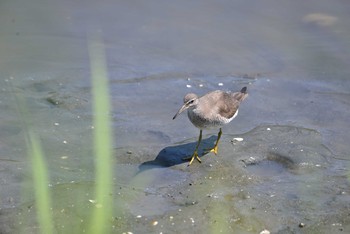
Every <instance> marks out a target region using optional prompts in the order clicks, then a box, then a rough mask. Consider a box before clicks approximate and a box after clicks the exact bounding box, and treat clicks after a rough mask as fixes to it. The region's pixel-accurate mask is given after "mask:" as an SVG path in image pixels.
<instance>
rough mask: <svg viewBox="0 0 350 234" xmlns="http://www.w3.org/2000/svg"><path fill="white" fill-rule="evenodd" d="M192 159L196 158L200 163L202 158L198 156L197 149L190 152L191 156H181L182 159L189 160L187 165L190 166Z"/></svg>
mask: <svg viewBox="0 0 350 234" xmlns="http://www.w3.org/2000/svg"><path fill="white" fill-rule="evenodd" d="M194 159H197V161H198V162H200V163H201V162H202V160H201V159H200V158H199V156H198V153H197V151H194V153H193V154H192V156H191V157H186V158H182V160H184V161H188V160H190V162H189V163H188V166H190V165H191V164H192V162H193V160H194Z"/></svg>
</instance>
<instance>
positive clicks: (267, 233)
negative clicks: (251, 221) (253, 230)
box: [260, 229, 270, 234]
mask: <svg viewBox="0 0 350 234" xmlns="http://www.w3.org/2000/svg"><path fill="white" fill-rule="evenodd" d="M260 234H270V231H269V230H266V229H265V230H262V231H261V232H260Z"/></svg>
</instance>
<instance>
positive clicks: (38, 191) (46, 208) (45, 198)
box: [27, 130, 53, 234]
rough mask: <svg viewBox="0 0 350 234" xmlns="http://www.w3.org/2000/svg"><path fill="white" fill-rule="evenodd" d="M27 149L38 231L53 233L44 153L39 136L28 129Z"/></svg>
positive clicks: (45, 233) (46, 233)
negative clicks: (30, 164) (30, 166)
mask: <svg viewBox="0 0 350 234" xmlns="http://www.w3.org/2000/svg"><path fill="white" fill-rule="evenodd" d="M28 138H29V139H28V140H27V144H28V149H29V154H30V157H31V160H32V173H33V185H34V188H35V204H36V207H37V218H38V222H39V225H40V231H41V233H43V234H50V233H53V222H52V212H51V207H52V206H51V195H50V192H49V187H48V184H49V180H48V178H49V175H48V171H47V167H46V163H45V159H44V158H45V157H44V153H43V150H42V147H41V143H40V140H39V138H38V137H37V136H36V135H35V134H34V133H33V132H31V131H30V130H29V133H28Z"/></svg>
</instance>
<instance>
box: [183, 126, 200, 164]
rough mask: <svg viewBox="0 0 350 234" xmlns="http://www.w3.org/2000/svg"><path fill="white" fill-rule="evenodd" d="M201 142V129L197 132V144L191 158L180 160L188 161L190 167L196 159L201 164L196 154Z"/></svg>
mask: <svg viewBox="0 0 350 234" xmlns="http://www.w3.org/2000/svg"><path fill="white" fill-rule="evenodd" d="M201 141H202V129H201V130H200V132H199V138H198V143H197V146H196V149H195V150H194V152H193V154H192V156H191V157H189V158H183V159H182V160H190V162H189V163H188V166H190V165H191V164H192V162H193V160H194V159H197V161H198V162H202V161H201V159H200V158H199V156H198V152H197V151H198V147H199V145H200V143H201Z"/></svg>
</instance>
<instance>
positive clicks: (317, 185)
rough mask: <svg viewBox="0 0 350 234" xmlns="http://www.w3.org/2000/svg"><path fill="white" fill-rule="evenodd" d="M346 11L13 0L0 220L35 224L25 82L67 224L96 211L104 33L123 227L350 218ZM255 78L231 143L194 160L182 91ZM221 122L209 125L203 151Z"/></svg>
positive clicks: (249, 228) (7, 9)
mask: <svg viewBox="0 0 350 234" xmlns="http://www.w3.org/2000/svg"><path fill="white" fill-rule="evenodd" d="M349 10H350V3H347V2H344V1H332V2H329V1H319V0H318V1H316V0H315V1H308V2H305V1H285V2H283V3H276V2H275V1H270V0H267V1H250V2H247V1H224V0H222V1H216V2H215V3H214V2H211V1H198V2H194V1H176V2H170V1H169V2H168V1H156V0H154V1H150V2H148V3H147V4H145V3H143V2H141V1H128V2H122V1H103V2H95V1H89V2H87V3H84V4H82V3H79V2H69V1H59V2H58V1H52V2H47V3H45V4H43V3H41V2H40V1H31V2H30V3H29V2H27V1H7V2H4V3H2V4H1V8H0V25H1V28H2V33H1V35H0V52H1V53H0V57H1V60H0V87H1V92H0V108H1V110H2V111H1V113H0V130H1V131H0V178H1V179H0V233H14V232H16V231H17V230H23V231H24V232H26V233H37V232H38V226H37V223H36V222H35V216H34V215H33V214H34V213H35V206H34V199H33V196H32V195H31V193H30V192H28V191H31V175H30V170H29V169H30V168H29V167H28V158H27V156H26V148H25V140H24V131H25V129H23V125H22V123H21V120H20V117H19V113H18V107H17V104H16V101H15V97H16V96H20V97H22V98H23V99H24V100H25V101H26V105H27V107H28V108H29V110H30V113H31V115H32V116H31V119H32V121H33V126H32V127H33V129H34V130H35V131H36V132H37V133H39V135H40V137H41V139H42V141H43V146H44V150H45V153H46V156H47V161H48V163H49V171H50V177H51V178H50V184H49V185H48V186H50V189H52V193H53V194H54V201H55V202H54V207H53V213H54V217H55V221H56V226H55V229H56V230H57V232H58V233H63V232H65V233H66V232H67V230H69V231H70V230H79V231H82V230H83V229H84V226H85V223H86V222H88V217H89V213H90V212H91V210H92V209H94V197H93V185H94V174H93V169H94V161H93V156H92V151H93V149H92V146H91V145H92V144H91V140H92V132H93V126H92V117H93V113H92V112H91V91H90V89H91V85H90V68H89V59H88V52H87V41H88V39H89V35H90V34H94V33H96V32H101V33H102V35H103V39H104V42H105V46H106V54H107V61H108V72H109V76H110V92H111V100H112V106H113V113H112V121H113V122H112V124H113V130H114V133H115V143H114V147H115V153H114V154H115V164H114V169H115V170H114V171H115V175H114V184H113V187H114V192H113V198H114V201H115V203H114V204H113V210H114V214H115V218H114V219H113V220H111V230H112V231H114V232H117V233H122V232H128V231H130V232H133V233H161V232H162V233H185V232H189V231H191V232H194V233H206V232H208V233H210V232H211V233H219V232H223V233H232V232H234V233H260V232H261V231H262V230H264V229H267V230H270V231H271V232H272V233H346V232H350V218H349V213H350V207H349V204H350V195H349V193H350V188H349V160H350V157H349V145H348V142H350V135H349V134H348V132H349V130H350V129H349V124H348V122H349V119H350V111H349V110H350V108H349V107H350V101H349V100H350V98H349V97H350V81H349V75H350V68H349V66H348V64H349V61H350V43H349V41H350V32H349V30H348V25H349V23H350V16H349V14H348V12H349ZM243 86H248V93H249V97H248V98H247V99H246V100H245V101H244V103H242V106H241V108H240V112H239V114H238V117H237V118H236V119H235V120H234V121H232V123H230V124H229V125H227V126H225V127H224V128H223V137H222V140H221V142H220V144H219V154H218V155H217V156H215V155H211V154H207V155H204V156H203V157H202V158H201V159H202V163H201V164H199V163H198V162H194V163H193V165H192V166H191V167H187V163H186V162H183V161H182V160H181V158H182V157H184V156H189V155H191V153H192V151H193V149H194V147H195V144H196V140H197V137H198V134H199V130H198V129H196V128H194V127H193V126H192V125H191V123H190V122H189V121H188V119H187V116H186V115H185V114H182V115H180V116H179V117H178V118H177V119H176V120H172V117H173V115H174V114H175V113H176V111H177V110H178V108H179V107H180V106H181V105H182V98H183V96H184V95H185V94H186V93H188V92H195V93H197V94H199V95H203V94H205V93H206V92H209V91H212V90H215V89H222V90H232V91H237V90H239V89H240V88H241V87H243ZM13 94H15V95H13ZM216 134H217V130H215V129H214V130H212V131H204V135H203V137H204V141H203V144H202V145H201V147H200V151H201V152H202V150H203V149H204V148H207V147H209V146H212V145H213V144H214V142H215V139H216ZM237 137H240V138H243V141H236V140H234V138H237ZM24 192H25V193H26V196H23V193H24ZM301 223H303V224H305V226H303V225H300V224H301Z"/></svg>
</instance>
